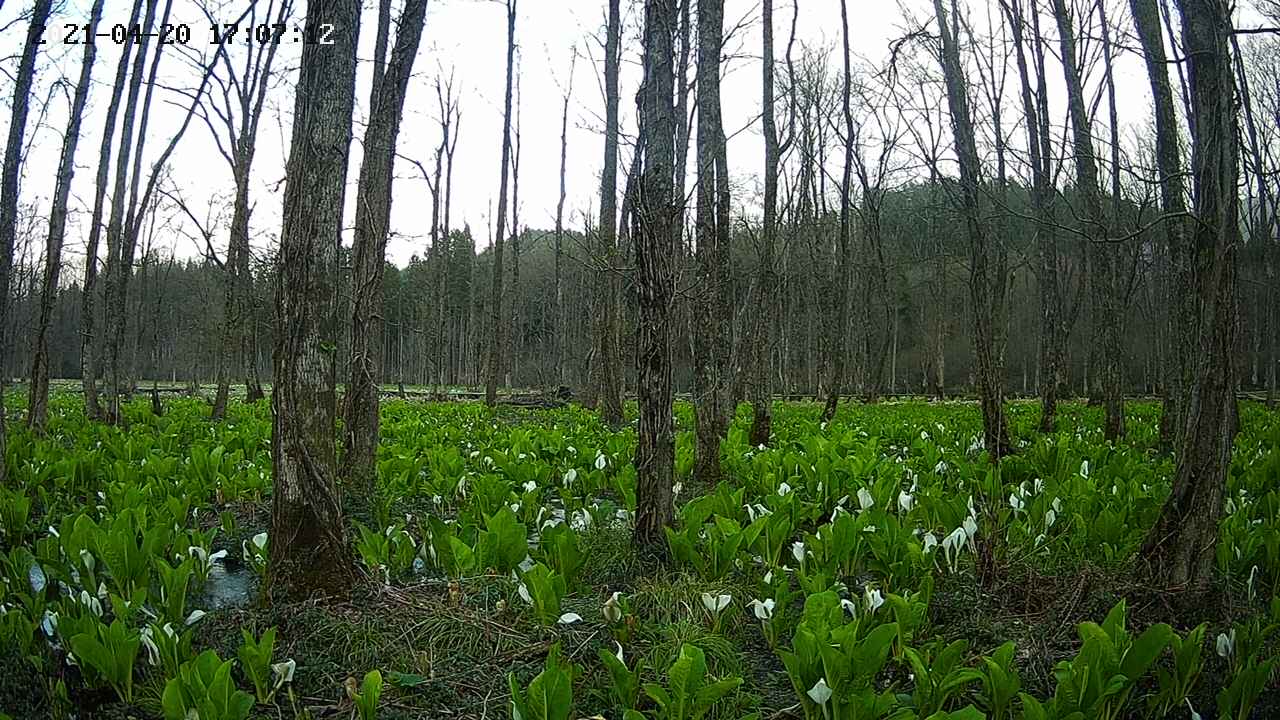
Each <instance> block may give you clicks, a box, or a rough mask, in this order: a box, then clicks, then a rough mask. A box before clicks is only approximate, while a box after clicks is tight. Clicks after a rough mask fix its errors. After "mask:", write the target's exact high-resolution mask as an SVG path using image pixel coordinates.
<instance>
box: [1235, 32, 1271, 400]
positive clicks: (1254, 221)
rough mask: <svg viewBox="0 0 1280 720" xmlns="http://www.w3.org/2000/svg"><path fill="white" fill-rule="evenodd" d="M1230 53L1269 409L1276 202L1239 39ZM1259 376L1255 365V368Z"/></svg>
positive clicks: (1259, 341)
mask: <svg viewBox="0 0 1280 720" xmlns="http://www.w3.org/2000/svg"><path fill="white" fill-rule="evenodd" d="M1231 51H1232V53H1234V55H1235V62H1236V77H1237V83H1238V87H1239V89H1240V104H1241V106H1242V107H1243V109H1244V120H1245V123H1244V127H1245V137H1246V138H1247V139H1248V141H1249V144H1248V150H1249V157H1250V161H1251V163H1252V165H1253V177H1254V181H1255V182H1256V183H1257V184H1256V186H1255V188H1254V192H1255V193H1256V196H1255V198H1254V202H1253V208H1250V210H1251V212H1250V214H1249V235H1250V238H1249V239H1250V241H1251V242H1253V243H1257V244H1260V245H1261V246H1262V266H1263V267H1262V274H1263V277H1264V278H1265V282H1266V290H1264V291H1263V293H1262V307H1261V308H1260V311H1259V313H1258V315H1259V317H1258V325H1259V327H1260V329H1261V333H1263V335H1262V336H1261V337H1259V339H1258V352H1257V355H1256V356H1255V357H1257V356H1261V360H1262V362H1263V363H1265V364H1266V365H1265V368H1264V371H1263V377H1261V378H1257V377H1255V382H1262V383H1265V384H1266V387H1267V407H1273V406H1274V405H1275V382H1274V380H1273V378H1274V377H1275V373H1276V368H1275V363H1276V360H1275V346H1276V334H1277V333H1280V328H1277V327H1276V316H1275V294H1276V287H1275V286H1276V267H1275V261H1276V258H1275V255H1276V251H1275V249H1274V247H1273V246H1274V245H1275V242H1274V238H1275V227H1276V215H1275V204H1274V203H1275V199H1274V197H1273V195H1272V193H1271V189H1270V187H1269V186H1268V185H1267V168H1266V160H1265V158H1264V157H1263V151H1262V145H1261V144H1260V142H1259V140H1258V122H1257V119H1256V117H1255V113H1254V104H1253V95H1252V93H1251V92H1250V89H1249V76H1248V73H1246V72H1245V67H1244V58H1243V57H1242V56H1241V54H1240V38H1239V36H1236V35H1232V36H1231ZM1255 376H1256V365H1255Z"/></svg>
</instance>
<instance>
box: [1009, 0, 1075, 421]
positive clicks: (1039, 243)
mask: <svg viewBox="0 0 1280 720" xmlns="http://www.w3.org/2000/svg"><path fill="white" fill-rule="evenodd" d="M1001 6H1002V8H1003V10H1004V13H1005V17H1006V19H1007V20H1008V23H1009V27H1010V29H1011V33H1012V37H1013V44H1014V54H1015V58H1016V60H1017V65H1018V78H1019V80H1020V84H1021V93H1022V95H1021V99H1022V114H1023V120H1024V125H1025V126H1026V129H1027V146H1028V148H1029V149H1030V158H1031V173H1032V189H1031V205H1032V208H1033V210H1034V212H1035V218H1036V225H1035V228H1036V243H1035V244H1036V256H1037V261H1038V264H1037V265H1036V270H1035V272H1036V281H1037V285H1038V286H1039V291H1040V338H1039V348H1038V350H1039V363H1040V381H1039V383H1038V386H1039V391H1040V409H1041V412H1040V432H1042V433H1052V432H1053V431H1054V430H1055V429H1056V427H1057V413H1058V393H1059V390H1060V387H1061V384H1062V368H1061V363H1060V357H1059V355H1058V353H1057V352H1056V351H1055V349H1056V347H1057V345H1058V342H1057V335H1058V332H1059V328H1060V327H1061V320H1060V316H1061V314H1062V304H1061V302H1060V297H1061V296H1060V294H1059V292H1058V247H1057V237H1056V235H1055V232H1054V228H1053V224H1052V223H1051V222H1050V218H1049V205H1050V203H1051V202H1052V192H1053V188H1052V187H1051V184H1050V183H1051V181H1050V179H1049V165H1048V162H1049V158H1048V156H1047V155H1046V153H1045V148H1046V146H1047V142H1048V137H1047V135H1048V132H1049V129H1048V127H1046V126H1045V125H1044V124H1043V123H1042V122H1041V117H1042V115H1047V108H1043V107H1042V106H1043V105H1046V104H1047V103H1048V101H1049V99H1048V98H1046V97H1044V96H1043V95H1040V96H1037V95H1035V94H1034V93H1033V92H1032V89H1031V87H1032V84H1031V67H1030V64H1029V63H1028V62H1027V53H1026V47H1025V44H1024V39H1023V38H1024V35H1023V33H1024V25H1025V23H1024V19H1023V11H1022V2H1021V0H1001ZM1032 12H1036V8H1035V7H1034V6H1033V8H1032ZM1036 42H1039V39H1038V38H1037V39H1036ZM1037 72H1038V69H1037ZM1037 80H1039V78H1037ZM1037 103H1039V105H1038V104H1037Z"/></svg>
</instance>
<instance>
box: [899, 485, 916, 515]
mask: <svg viewBox="0 0 1280 720" xmlns="http://www.w3.org/2000/svg"><path fill="white" fill-rule="evenodd" d="M915 506H916V499H915V496H914V495H911V494H910V493H908V492H906V491H905V490H902V491H899V492H898V507H899V508H901V509H902V512H904V513H909V512H911V508H914V507H915Z"/></svg>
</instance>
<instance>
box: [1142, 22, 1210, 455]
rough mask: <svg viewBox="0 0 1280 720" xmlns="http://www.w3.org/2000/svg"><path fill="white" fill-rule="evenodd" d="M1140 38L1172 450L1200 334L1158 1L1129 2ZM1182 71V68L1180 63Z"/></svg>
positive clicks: (1166, 432)
mask: <svg viewBox="0 0 1280 720" xmlns="http://www.w3.org/2000/svg"><path fill="white" fill-rule="evenodd" d="M1129 6H1130V8H1131V9H1132V12H1133V20H1134V25H1135V27H1136V29H1137V31H1138V40H1139V42H1140V43H1141V45H1142V55H1143V58H1144V59H1145V61H1146V67H1147V80H1148V81H1149V82H1150V84H1151V94H1152V96H1153V98H1154V103H1155V126H1156V138H1155V139H1156V167H1157V169H1158V170H1159V172H1160V205H1161V207H1162V208H1163V210H1164V214H1165V215H1166V216H1167V217H1166V219H1165V221H1164V230H1165V242H1166V243H1167V245H1168V252H1169V266H1170V272H1171V273H1172V276H1173V278H1172V279H1173V287H1172V291H1173V292H1172V293H1171V294H1172V295H1173V298H1174V302H1173V303H1172V304H1171V305H1170V306H1169V309H1168V332H1167V336H1168V345H1167V347H1166V348H1165V358H1166V361H1165V365H1164V367H1165V374H1164V378H1163V381H1164V382H1163V384H1164V411H1163V413H1162V415H1161V417H1160V440H1161V444H1163V445H1164V446H1165V447H1167V448H1173V447H1175V446H1176V445H1178V444H1179V442H1180V441H1179V439H1178V437H1177V436H1178V434H1179V433H1180V432H1182V427H1183V425H1184V424H1185V423H1184V422H1183V419H1182V418H1183V410H1184V409H1185V407H1186V400H1187V395H1188V391H1189V389H1190V373H1191V365H1192V356H1191V348H1192V344H1191V343H1188V342H1187V341H1186V340H1187V338H1189V337H1192V336H1193V335H1194V333H1195V324H1196V317H1195V315H1196V308H1195V296H1196V293H1195V284H1194V283H1195V281H1194V278H1193V276H1192V267H1191V252H1192V251H1191V238H1190V237H1189V233H1188V225H1187V221H1186V219H1185V217H1183V215H1184V213H1185V212H1186V201H1185V199H1184V195H1185V192H1186V190H1185V183H1184V181H1183V168H1182V151H1181V148H1180V147H1179V143H1178V132H1179V131H1178V119H1177V115H1176V113H1175V111H1174V99H1173V88H1172V86H1171V85H1170V83H1169V70H1168V62H1167V58H1166V55H1165V45H1164V34H1163V33H1162V32H1161V28H1160V23H1161V20H1160V14H1161V13H1160V8H1159V7H1158V6H1157V5H1156V0H1129ZM1177 67H1178V72H1179V73H1181V72H1182V66H1181V65H1180V64H1179V65H1178V66H1177Z"/></svg>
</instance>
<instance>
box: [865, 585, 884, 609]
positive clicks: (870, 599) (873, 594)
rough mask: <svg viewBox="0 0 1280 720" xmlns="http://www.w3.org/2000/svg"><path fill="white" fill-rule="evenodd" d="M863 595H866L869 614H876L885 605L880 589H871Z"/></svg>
mask: <svg viewBox="0 0 1280 720" xmlns="http://www.w3.org/2000/svg"><path fill="white" fill-rule="evenodd" d="M863 593H864V595H866V602H867V610H868V611H869V612H875V611H876V610H879V609H880V606H881V605H884V596H883V595H881V594H880V591H879V590H878V589H876V588H871V587H869V588H867V589H866V590H864V591H863Z"/></svg>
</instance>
